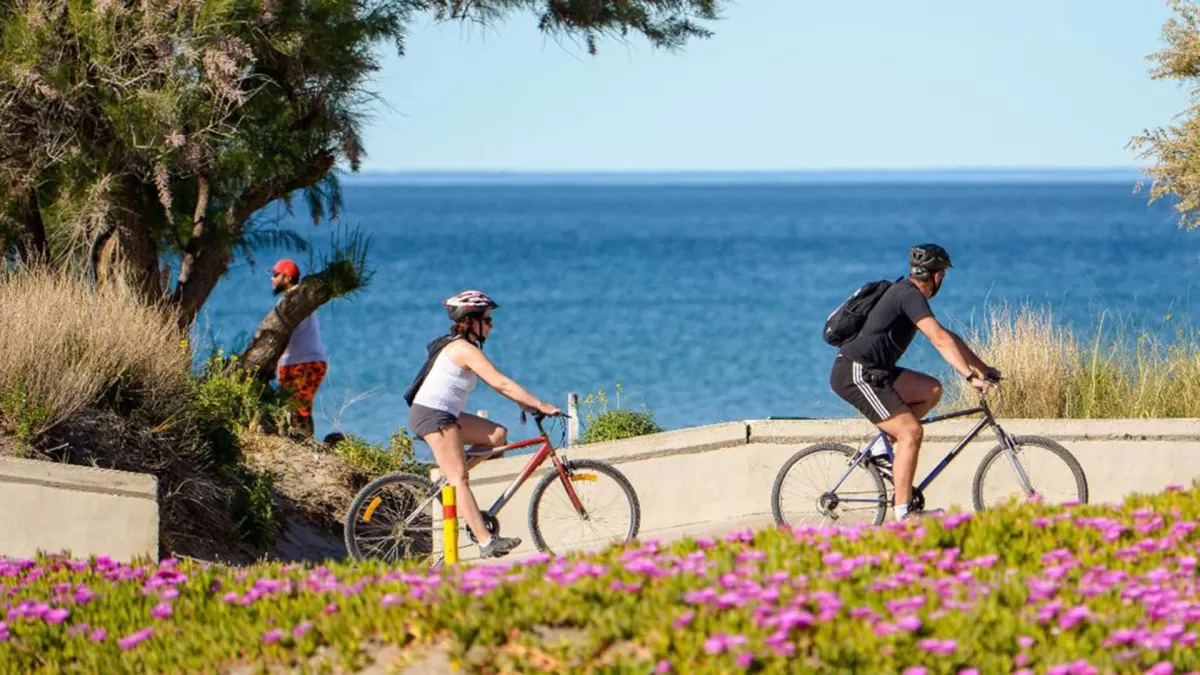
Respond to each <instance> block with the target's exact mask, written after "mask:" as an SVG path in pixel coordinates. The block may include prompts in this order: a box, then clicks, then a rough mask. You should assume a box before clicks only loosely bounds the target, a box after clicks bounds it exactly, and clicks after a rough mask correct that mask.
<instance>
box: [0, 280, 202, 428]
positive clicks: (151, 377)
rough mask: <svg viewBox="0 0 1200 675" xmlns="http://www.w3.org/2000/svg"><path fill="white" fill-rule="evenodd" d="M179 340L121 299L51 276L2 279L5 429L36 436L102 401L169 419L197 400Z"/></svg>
mask: <svg viewBox="0 0 1200 675" xmlns="http://www.w3.org/2000/svg"><path fill="white" fill-rule="evenodd" d="M182 338H183V336H182V335H181V334H180V333H179V331H178V330H177V329H176V328H175V322H174V321H173V320H171V319H170V318H169V317H167V316H165V315H164V314H163V312H162V311H160V310H157V309H154V308H150V307H145V306H143V305H140V304H138V303H136V302H134V301H132V300H130V299H128V298H126V297H124V296H122V295H120V294H119V293H118V292H115V291H105V290H100V291H97V290H95V289H93V288H91V286H90V285H89V284H87V283H85V282H82V281H80V280H77V279H73V278H70V277H67V276H63V275H58V274H52V273H48V272H22V273H18V274H13V275H10V276H6V277H0V423H2V424H3V425H4V427H5V428H7V429H8V430H9V431H10V432H11V433H16V434H19V435H20V436H22V437H24V438H25V439H31V438H34V437H36V436H38V435H39V434H41V433H43V432H45V431H47V430H49V429H51V428H53V427H54V426H55V425H57V424H59V423H61V422H63V421H65V420H67V419H69V418H70V417H71V416H72V415H74V414H75V413H76V412H78V411H79V410H81V409H82V408H85V407H87V406H92V405H97V404H101V403H108V404H111V405H113V406H114V407H116V408H117V409H121V410H127V411H130V412H137V413H140V414H144V415H146V417H147V418H148V420H149V421H151V422H161V421H163V420H166V419H168V418H170V417H171V416H172V415H175V414H177V413H179V412H180V411H182V410H183V409H184V407H185V406H186V405H187V404H188V401H189V400H190V393H189V392H190V388H191V378H190V365H191V358H190V355H189V354H188V352H187V350H186V348H185V347H184V346H183V342H182Z"/></svg>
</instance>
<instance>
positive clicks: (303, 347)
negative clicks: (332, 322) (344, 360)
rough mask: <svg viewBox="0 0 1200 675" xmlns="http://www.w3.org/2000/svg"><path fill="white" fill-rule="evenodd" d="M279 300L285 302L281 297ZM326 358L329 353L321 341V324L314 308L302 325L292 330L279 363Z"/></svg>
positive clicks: (309, 361) (305, 361)
mask: <svg viewBox="0 0 1200 675" xmlns="http://www.w3.org/2000/svg"><path fill="white" fill-rule="evenodd" d="M279 302H283V298H280V299H279ZM275 304H279V303H278V302H277V303H275ZM325 360H327V354H326V352H325V343H323V342H321V326H320V323H319V322H318V321H317V312H316V310H313V313H312V314H309V315H308V316H306V317H304V320H303V321H301V322H300V325H299V326H296V330H294V331H292V338H291V339H290V340H288V345H287V349H285V350H283V355H282V356H280V357H279V365H281V366H290V365H294V364H297V363H312V362H313V361H325Z"/></svg>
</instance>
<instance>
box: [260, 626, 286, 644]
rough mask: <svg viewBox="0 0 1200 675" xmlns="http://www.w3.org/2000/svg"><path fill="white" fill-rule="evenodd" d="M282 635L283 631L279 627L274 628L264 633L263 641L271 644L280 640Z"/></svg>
mask: <svg viewBox="0 0 1200 675" xmlns="http://www.w3.org/2000/svg"><path fill="white" fill-rule="evenodd" d="M282 637H283V631H282V630H280V629H278V628H274V629H272V630H269V631H267V632H266V633H263V637H262V639H263V642H265V643H267V644H269V645H271V644H275V643H276V642H279V639H280V638H282Z"/></svg>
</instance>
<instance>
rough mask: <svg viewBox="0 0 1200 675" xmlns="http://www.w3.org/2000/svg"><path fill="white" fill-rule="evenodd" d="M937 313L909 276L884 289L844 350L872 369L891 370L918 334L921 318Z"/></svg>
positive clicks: (849, 356) (843, 351) (849, 357)
mask: <svg viewBox="0 0 1200 675" xmlns="http://www.w3.org/2000/svg"><path fill="white" fill-rule="evenodd" d="M927 316H933V310H931V309H930V308H929V300H927V299H926V298H925V295H924V294H922V293H921V291H920V289H918V288H917V287H916V286H914V285H913V282H912V281H911V280H909V279H901V280H900V281H897V282H896V283H894V284H892V286H891V287H890V288H888V289H887V290H886V291H884V293H883V296H881V297H880V298H879V302H877V303H875V306H874V307H872V308H871V312H870V313H869V314H867V321H866V323H864V324H863V327H862V330H861V331H859V333H858V335H856V336H854V339H853V340H851V341H849V342H847V343H846V344H844V345H842V349H841V353H842V356H845V357H846V358H848V359H852V360H854V361H858V362H859V363H861V364H863V365H864V366H866V367H868V368H878V369H881V370H891V369H892V368H895V367H896V362H897V361H899V360H900V357H901V356H903V355H904V351H905V350H906V349H908V345H909V344H910V343H911V342H912V339H913V337H914V336H915V335H916V334H917V325H916V323H917V321H919V320H921V319H923V318H925V317H927Z"/></svg>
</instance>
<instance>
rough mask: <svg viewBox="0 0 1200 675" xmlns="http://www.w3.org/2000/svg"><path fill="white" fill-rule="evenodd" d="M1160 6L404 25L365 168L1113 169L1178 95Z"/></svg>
mask: <svg viewBox="0 0 1200 675" xmlns="http://www.w3.org/2000/svg"><path fill="white" fill-rule="evenodd" d="M1168 16H1169V12H1168V10H1167V8H1166V5H1165V1H1164V0H1100V1H1097V0H1090V1H1085V0H1006V1H1005V2H977V1H971V2H961V1H960V2H952V1H951V0H908V1H905V2H896V1H895V0H864V1H862V2H829V1H828V0H826V1H824V2H813V1H811V0H741V2H740V3H738V4H731V5H729V6H728V8H727V9H726V11H725V14H724V19H723V20H722V21H719V22H717V23H715V24H714V25H713V26H712V27H713V29H714V30H715V31H716V35H715V36H714V37H712V38H711V39H709V40H700V41H695V42H693V43H691V44H690V45H689V46H688V47H686V48H685V49H684V50H682V51H680V52H677V53H667V52H662V51H658V50H655V49H653V48H652V47H650V46H649V45H648V44H647V43H645V42H644V41H643V40H640V39H636V38H635V39H631V40H630V41H629V42H627V43H620V42H617V41H613V40H609V41H605V42H602V43H601V45H600V53H599V54H598V55H597V56H594V57H593V56H588V55H587V53H586V50H585V49H584V47H583V45H582V44H576V43H571V42H563V41H561V40H556V39H553V38H548V37H546V36H543V35H541V34H539V33H538V32H537V30H536V27H535V23H536V19H535V17H533V16H532V15H524V14H518V15H515V16H514V17H512V18H510V19H509V20H507V21H505V22H503V23H500V24H497V25H494V26H491V27H489V28H487V29H486V30H485V29H484V28H482V27H481V26H478V25H465V24H458V23H447V24H436V23H434V22H433V21H432V20H423V21H421V22H420V23H418V24H417V25H414V26H413V30H412V34H411V36H410V39H409V43H408V54H407V56H405V57H404V58H402V59H401V58H397V57H396V56H395V55H394V53H393V52H391V51H389V52H387V54H386V57H385V59H384V62H383V63H384V69H383V71H382V72H380V73H378V74H377V76H376V78H375V82H374V88H375V90H376V91H377V92H378V93H380V94H381V95H382V96H383V98H384V99H385V100H386V101H387V104H388V105H387V107H384V106H376V108H375V109H374V110H373V119H372V121H371V122H370V124H369V125H368V126H367V128H366V141H367V150H368V152H369V156H368V158H367V159H366V161H365V163H364V170H366V171H397V170H399V171H412V170H485V171H490V170H515V171H559V170H563V171H581V170H582V171H588V170H592V171H594V170H602V171H622V170H636V171H644V170H725V171H740V170H839V169H922V168H946V167H1061V166H1069V167H1113V166H1133V165H1135V164H1138V163H1139V162H1138V161H1137V160H1136V156H1135V155H1134V153H1133V152H1132V151H1130V150H1128V149H1127V148H1126V144H1127V142H1128V140H1129V138H1130V137H1131V136H1133V135H1135V134H1137V133H1139V132H1141V131H1142V130H1143V129H1145V128H1147V127H1152V126H1158V125H1163V124H1168V123H1170V122H1171V120H1172V118H1173V116H1175V115H1176V114H1178V113H1179V112H1181V111H1183V110H1184V108H1185V107H1186V104H1187V96H1186V92H1185V90H1184V89H1182V88H1180V87H1179V86H1177V85H1176V84H1175V83H1173V82H1163V81H1159V82H1154V81H1151V80H1150V78H1149V69H1150V68H1151V66H1152V64H1151V63H1150V62H1149V61H1147V60H1146V58H1145V57H1146V55H1147V54H1149V53H1151V52H1154V51H1157V50H1158V49H1160V48H1161V46H1162V42H1161V27H1162V23H1163V21H1165V20H1166V19H1167V18H1168Z"/></svg>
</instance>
